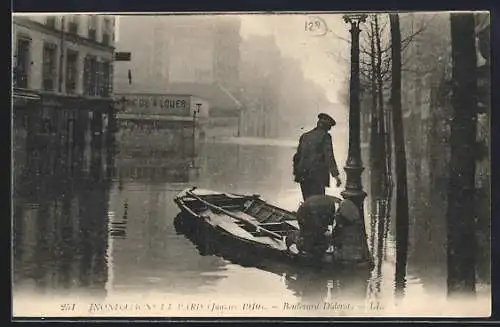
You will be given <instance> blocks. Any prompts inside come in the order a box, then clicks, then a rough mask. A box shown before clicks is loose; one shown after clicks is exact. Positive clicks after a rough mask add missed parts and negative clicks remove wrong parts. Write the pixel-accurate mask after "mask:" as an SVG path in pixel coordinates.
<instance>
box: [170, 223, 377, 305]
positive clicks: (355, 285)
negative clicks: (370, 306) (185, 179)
mask: <svg viewBox="0 0 500 327" xmlns="http://www.w3.org/2000/svg"><path fill="white" fill-rule="evenodd" d="M183 218H185V217H183V215H182V214H179V215H177V216H176V218H175V220H174V225H175V229H176V231H177V233H178V234H180V235H183V236H185V237H186V238H187V239H189V240H190V241H191V242H192V244H193V245H194V246H195V247H196V249H197V250H198V252H199V254H200V255H201V256H203V257H206V256H218V257H221V258H224V259H225V260H228V261H230V262H231V263H233V264H238V265H240V266H243V267H250V268H257V269H259V270H262V271H267V272H270V273H273V274H275V275H278V276H281V277H282V278H283V279H284V286H285V287H287V288H288V289H289V290H290V291H292V294H293V295H294V296H295V297H296V298H297V299H298V300H299V301H300V302H303V303H314V304H316V303H322V302H334V301H335V300H338V301H339V302H344V303H345V301H346V300H349V301H351V302H353V303H356V302H364V300H365V299H366V295H367V284H368V279H369V277H370V271H369V269H366V268H358V269H356V268H351V269H348V268H343V269H340V268H339V269H335V270H333V269H324V270H318V267H307V266H297V265H293V264H291V263H287V262H283V261H280V260H277V259H276V258H274V259H273V258H263V257H262V256H259V255H256V254H253V253H252V252H251V251H248V249H247V251H242V249H240V248H235V244H234V243H233V242H231V241H230V240H228V239H227V238H226V239H225V238H222V237H220V236H218V235H217V234H216V233H214V232H212V231H211V230H210V229H209V228H207V227H206V225H202V224H189V223H186V219H183Z"/></svg>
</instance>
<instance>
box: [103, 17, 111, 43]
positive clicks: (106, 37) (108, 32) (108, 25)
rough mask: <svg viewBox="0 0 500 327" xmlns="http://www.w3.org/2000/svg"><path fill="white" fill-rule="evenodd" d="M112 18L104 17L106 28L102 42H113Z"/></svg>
mask: <svg viewBox="0 0 500 327" xmlns="http://www.w3.org/2000/svg"><path fill="white" fill-rule="evenodd" d="M111 23H112V22H111V18H109V17H104V28H103V31H102V43H104V44H106V45H109V44H110V43H111V37H112V32H113V31H112V28H111Z"/></svg>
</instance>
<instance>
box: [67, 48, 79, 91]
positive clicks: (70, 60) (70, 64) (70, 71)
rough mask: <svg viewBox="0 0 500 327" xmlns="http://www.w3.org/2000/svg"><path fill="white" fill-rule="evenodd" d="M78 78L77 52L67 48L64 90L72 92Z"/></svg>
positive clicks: (74, 89)
mask: <svg viewBox="0 0 500 327" xmlns="http://www.w3.org/2000/svg"><path fill="white" fill-rule="evenodd" d="M77 78H78V52H76V51H72V50H68V54H67V58H66V92H67V93H70V94H74V93H75V91H76V81H77Z"/></svg>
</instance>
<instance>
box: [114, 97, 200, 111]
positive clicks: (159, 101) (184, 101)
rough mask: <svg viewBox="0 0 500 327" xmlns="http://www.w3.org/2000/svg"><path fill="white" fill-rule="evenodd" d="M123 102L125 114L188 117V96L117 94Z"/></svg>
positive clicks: (189, 107) (189, 104) (189, 106)
mask: <svg viewBox="0 0 500 327" xmlns="http://www.w3.org/2000/svg"><path fill="white" fill-rule="evenodd" d="M117 97H118V98H119V99H123V100H124V104H123V106H124V111H123V112H125V113H131V114H152V115H169V116H190V115H191V103H190V98H191V97H190V96H188V95H162V94H118V95H117Z"/></svg>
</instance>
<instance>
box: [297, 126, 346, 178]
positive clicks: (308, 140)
mask: <svg viewBox="0 0 500 327" xmlns="http://www.w3.org/2000/svg"><path fill="white" fill-rule="evenodd" d="M293 174H294V175H295V181H296V182H299V183H302V182H310V183H319V184H321V185H324V186H325V187H328V186H330V174H331V175H332V176H333V177H336V176H338V175H339V171H338V168H337V162H336V161H335V156H334V154H333V146H332V137H331V136H330V134H329V133H328V132H327V131H325V130H324V129H321V128H318V127H316V128H314V129H312V130H310V131H309V132H306V133H304V134H302V135H301V136H300V139H299V146H298V147H297V152H296V153H295V155H294V156H293Z"/></svg>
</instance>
